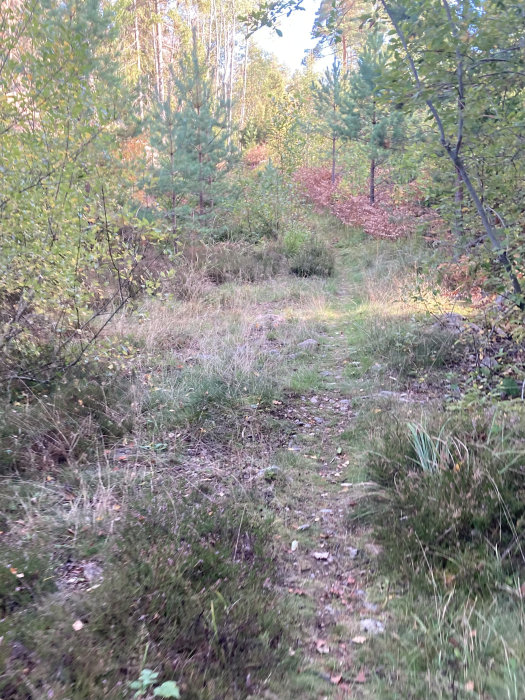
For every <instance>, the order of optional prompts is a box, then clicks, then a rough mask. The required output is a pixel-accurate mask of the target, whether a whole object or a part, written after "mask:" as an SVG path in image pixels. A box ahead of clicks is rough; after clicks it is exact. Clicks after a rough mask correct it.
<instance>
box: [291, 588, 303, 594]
mask: <svg viewBox="0 0 525 700" xmlns="http://www.w3.org/2000/svg"><path fill="white" fill-rule="evenodd" d="M288 593H293V594H294V595H306V591H303V589H302V588H289V589H288Z"/></svg>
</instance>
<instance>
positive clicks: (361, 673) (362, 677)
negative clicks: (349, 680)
mask: <svg viewBox="0 0 525 700" xmlns="http://www.w3.org/2000/svg"><path fill="white" fill-rule="evenodd" d="M354 680H355V682H356V683H366V675H365V672H364V671H363V669H361V670H360V671H359V673H358V674H357V676H356V677H355V679H354Z"/></svg>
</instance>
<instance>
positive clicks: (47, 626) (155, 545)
mask: <svg viewBox="0 0 525 700" xmlns="http://www.w3.org/2000/svg"><path fill="white" fill-rule="evenodd" d="M271 538H272V528H271V523H270V522H269V521H268V519H267V518H266V517H265V516H264V515H262V514H260V513H259V511H258V507H257V504H256V503H254V502H250V501H249V500H246V498H244V499H237V502H236V503H235V505H233V504H229V505H228V504H225V505H224V504H223V505H218V504H213V503H211V502H210V501H209V500H206V499H204V498H203V497H201V498H196V497H192V498H188V499H184V498H180V497H178V498H177V499H174V498H171V496H170V495H169V494H168V493H163V494H162V495H158V496H154V497H153V498H151V499H150V500H148V499H147V498H145V497H144V496H142V497H141V499H140V500H139V501H137V502H136V504H135V507H134V508H133V509H132V510H130V513H129V515H128V517H127V519H126V520H125V522H124V523H123V525H122V528H121V531H120V536H119V538H118V539H117V540H116V542H115V544H114V547H113V551H112V554H111V555H110V557H109V561H108V569H107V574H106V576H105V578H104V581H103V583H102V585H101V586H100V587H98V588H95V589H94V590H92V591H88V592H86V593H84V594H81V595H77V596H76V597H73V598H70V599H69V600H67V601H65V602H63V601H60V600H58V599H57V600H56V604H55V603H53V601H52V600H51V601H49V602H48V603H47V604H43V605H41V606H40V607H39V608H38V609H36V610H28V611H26V613H25V615H21V616H19V619H18V620H17V623H16V628H14V629H12V631H11V633H10V634H9V636H8V639H6V640H5V643H6V644H7V645H9V644H12V643H14V641H15V640H16V641H17V643H18V644H22V645H23V647H24V648H25V649H26V650H27V654H29V655H30V656H31V658H34V659H37V660H38V661H37V662H36V663H33V664H31V665H30V667H29V668H28V669H27V670H26V672H25V673H26V676H25V679H26V680H25V682H27V685H29V686H30V685H33V686H34V687H38V688H40V689H42V691H43V692H44V693H46V694H47V693H49V692H51V691H53V692H54V693H55V694H57V696H60V697H62V696H65V695H67V696H68V697H69V696H71V694H73V696H74V697H75V698H78V699H79V700H81V699H82V698H86V699H87V698H90V699H91V698H94V697H102V696H103V697H107V698H115V699H116V698H121V697H123V696H124V695H125V694H126V687H127V685H128V683H129V681H133V680H135V679H136V678H137V677H138V675H139V673H140V670H141V668H142V667H143V664H146V665H147V666H148V668H153V669H155V670H156V671H158V672H159V681H161V680H176V681H177V683H178V684H179V685H180V686H181V688H182V690H183V691H184V697H186V698H194V699H197V698H199V699H205V698H215V697H231V698H242V697H246V696H247V695H248V693H249V689H251V690H253V688H257V687H258V685H259V684H260V683H262V682H263V680H264V678H266V677H267V676H268V674H269V673H270V672H273V673H276V674H278V673H279V672H280V670H282V669H283V667H284V664H285V659H286V657H287V654H286V651H287V647H286V644H285V639H286V635H285V621H284V619H283V617H282V615H281V614H279V604H278V602H277V601H276V600H275V594H274V593H273V592H272V587H271V585H270V579H271V578H272V576H273V573H272V571H273V568H272V552H271ZM75 620H80V621H81V622H82V623H83V627H82V629H81V630H78V629H77V630H76V631H75V629H73V627H72V623H73V622H74V621H75ZM21 663H25V661H23V660H22V661H21ZM20 671H21V668H20V663H19V660H18V659H16V658H15V659H13V658H11V659H10V660H9V662H8V666H7V671H6V672H5V673H4V674H3V676H2V677H1V679H0V693H1V694H2V695H3V694H4V693H5V689H6V688H9V687H12V685H13V683H14V682H15V681H16V679H17V678H18V677H19V674H20ZM26 687H27V686H26ZM24 692H25V689H23V688H20V693H19V694H15V695H10V697H14V698H22V697H26V695H24Z"/></svg>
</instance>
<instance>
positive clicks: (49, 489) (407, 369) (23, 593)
mask: <svg viewBox="0 0 525 700" xmlns="http://www.w3.org/2000/svg"><path fill="white" fill-rule="evenodd" d="M315 226H316V228H317V231H318V233H319V235H321V236H322V237H324V238H327V239H329V240H331V241H332V244H333V246H334V248H335V249H336V251H337V274H336V276H335V277H334V278H329V279H319V278H308V279H300V278H295V277H285V276H283V277H277V278H274V279H270V280H266V281H262V282H258V283H254V284H246V283H230V284H223V285H221V286H218V287H214V288H213V289H211V290H210V289H209V288H206V289H203V290H201V291H199V290H198V289H197V290H194V293H193V294H192V295H191V298H186V299H184V300H179V301H176V300H175V301H173V300H172V301H169V302H166V301H165V300H155V299H153V300H151V301H149V302H147V303H146V304H145V305H144V306H143V307H141V308H139V309H137V310H135V313H134V314H133V315H130V316H125V317H122V318H121V319H120V320H119V321H118V324H117V326H116V327H114V328H113V330H112V331H111V336H109V335H108V337H107V339H106V341H107V342H106V346H103V347H102V349H101V356H102V357H103V359H104V362H105V367H106V373H105V374H104V376H103V377H99V378H98V380H97V379H95V380H94V379H93V377H92V376H91V377H90V378H89V383H86V381H85V378H83V377H82V376H79V377H78V378H76V379H75V380H74V381H70V382H69V383H68V385H67V386H61V387H58V390H57V393H56V394H55V395H54V396H53V397H45V396H44V397H42V396H39V397H29V396H27V395H20V396H18V397H17V398H16V401H13V400H12V401H11V404H10V407H9V411H7V412H6V419H5V421H4V425H3V432H4V435H6V434H7V433H8V431H9V430H11V432H12V431H13V430H16V431H18V433H17V434H18V435H19V436H20V440H19V442H18V446H17V450H18V451H17V456H16V460H17V461H15V463H14V466H13V464H11V466H12V467H13V471H12V472H9V473H8V474H7V475H6V476H4V487H3V493H2V496H1V498H2V513H3V515H2V522H1V526H2V527H1V528H0V529H2V530H3V532H2V535H1V537H2V561H1V564H2V567H3V568H2V573H1V574H0V595H1V596H2V598H1V600H2V610H1V614H2V619H1V620H0V639H1V642H0V661H1V662H2V663H3V670H2V674H1V675H0V697H2V698H4V699H5V700H7V698H17V699H18V698H26V699H27V698H31V699H32V700H36V699H37V698H44V697H45V698H66V697H67V698H71V699H73V698H75V699H76V698H103V697H108V698H126V697H132V696H133V692H134V691H133V692H132V690H131V688H130V683H132V682H133V681H135V680H136V679H137V678H139V675H140V673H141V671H142V670H143V669H144V668H150V669H155V670H156V671H158V672H159V679H160V680H163V681H167V680H175V681H176V682H177V683H178V684H179V686H180V690H181V695H182V697H183V698H245V697H251V698H269V699H272V698H273V699H275V700H277V699H279V700H281V699H282V700H285V699H287V698H346V697H355V698H423V697H428V698H444V697H449V698H472V697H478V698H515V700H519V698H521V697H522V694H521V693H522V688H523V687H524V682H525V678H524V675H523V674H524V671H523V669H524V668H525V658H524V655H525V651H524V649H523V644H522V635H523V624H524V620H525V615H524V609H523V597H522V591H523V589H522V588H521V587H520V585H521V579H520V576H521V575H522V571H523V566H522V565H523V561H521V559H520V557H522V552H521V541H522V538H521V530H520V528H521V527H523V522H522V520H520V518H522V514H521V511H519V507H520V506H519V504H514V503H508V502H507V501H506V500H505V493H504V492H503V486H504V485H501V484H500V482H499V481H498V482H497V483H496V479H497V477H496V476H494V475H493V474H499V473H505V474H506V473H507V472H506V471H505V469H506V468H507V467H508V468H509V469H510V470H511V471H512V470H514V471H516V469H517V476H516V478H517V479H518V480H519V479H522V471H520V470H522V460H523V455H524V450H523V428H522V425H523V423H522V418H523V415H522V408H521V402H519V401H516V402H514V401H506V402H504V403H503V404H502V405H503V408H501V406H496V405H495V404H494V403H493V402H492V401H486V402H484V401H483V398H482V397H481V396H478V397H477V398H476V400H475V401H472V402H471V403H470V404H468V403H465V402H464V401H463V403H461V404H458V403H457V402H458V400H459V399H460V398H461V395H462V390H461V388H460V387H461V386H463V385H464V384H465V381H466V380H465V377H464V376H462V373H463V369H462V367H463V364H464V359H465V356H466V355H468V354H469V352H471V350H470V348H469V345H468V342H467V341H466V340H464V339H463V336H462V334H461V332H460V329H458V324H462V323H463V321H462V320H461V318H462V317H468V315H469V313H470V311H469V309H468V308H466V307H465V308H457V306H456V308H454V305H453V303H452V302H451V301H450V300H449V299H448V298H447V297H443V298H442V299H439V300H438V301H439V308H438V311H436V310H435V309H436V308H437V307H436V303H437V302H436V297H435V296H434V297H433V301H432V304H433V305H434V306H433V307H432V308H433V309H434V312H433V315H429V313H428V308H425V307H424V306H423V305H421V304H420V303H416V302H414V301H412V300H411V299H412V291H413V289H414V285H415V277H416V268H418V266H419V261H420V260H421V259H422V258H425V256H428V255H429V252H428V250H426V249H425V248H423V247H422V246H423V244H421V243H418V242H417V241H416V240H415V239H411V240H410V239H408V240H400V241H378V240H372V239H369V238H367V237H366V236H364V235H363V234H362V233H360V232H358V231H353V230H350V229H347V228H344V227H341V226H340V225H339V224H337V223H335V222H334V221H333V220H332V219H327V218H323V217H319V218H317V219H316V221H315ZM447 314H448V315H447ZM460 315H461V316H460ZM465 323H466V322H465ZM115 348H118V352H115ZM458 405H459V406H460V410H455V408H454V407H457V406H458ZM72 406H74V407H75V408H74V409H73V408H72ZM87 407H90V409H89V411H88V410H87ZM458 416H459V417H458ZM410 425H412V426H420V427H421V430H420V434H422V433H423V428H425V429H426V430H427V435H428V436H429V440H427V441H426V442H425V439H420V444H423V448H424V449H426V459H428V460H430V462H429V465H430V466H429V470H428V471H429V472H432V471H433V469H434V467H435V466H436V464H435V462H436V460H437V461H438V462H439V464H437V469H441V470H442V471H443V473H444V474H445V472H446V474H445V476H440V475H438V476H434V477H432V474H429V473H423V472H425V464H426V463H425V462H424V461H420V462H419V464H418V465H416V462H415V459H416V457H415V454H414V447H415V442H414V440H412V442H411V440H410V435H411V433H410V428H409V426H410ZM444 425H446V426H447V430H448V429H449V427H450V426H452V427H450V430H451V433H452V435H451V437H450V441H449V442H447V440H448V438H447V439H446V438H445V433H444V432H443V431H442V429H444ZM487 425H488V428H487ZM100 426H103V428H100ZM436 426H437V427H436ZM480 426H482V427H480ZM440 431H441V432H440ZM493 435H494V436H495V439H496V444H493V442H492V437H493ZM432 444H433V445H434V446H435V447H436V446H437V447H436V449H435V450H434V453H433V452H432V448H431V447H429V445H432ZM480 445H482V447H480ZM425 446H426V447H425ZM444 446H445V447H444ZM478 447H479V449H478ZM424 449H423V451H424ZM478 454H483V455H484V456H483V458H481V457H479V456H478ZM486 455H490V458H489V457H486ZM4 458H5V459H7V458H6V457H5V455H4ZM418 458H420V460H421V459H422V460H424V459H425V455H423V456H421V454H418ZM10 459H12V456H11V457H10ZM482 459H483V460H484V461H483V463H482V461H481V460H482ZM432 460H434V461H432ZM440 460H442V461H443V463H441V462H440ZM486 464H488V465H490V469H492V468H493V469H494V472H492V471H490V470H489V467H488V466H487V467H485V466H483V465H486ZM502 464H504V465H506V466H504V467H503V468H502V466H501V465H502ZM391 465H395V469H394V470H393V471H392V472H391V473H390V472H389V468H390V466H391ZM415 465H416V466H415ZM403 469H404V470H405V476H406V475H408V477H407V478H404V477H403V478H400V476H399V474H402V473H403ZM471 472H472V474H471ZM485 473H487V475H488V476H487V479H488V481H490V480H491V479H492V481H490V484H492V482H494V484H495V486H494V488H495V490H496V491H497V493H498V494H499V495H500V496H501V498H500V500H498V499H496V501H497V502H496V501H495V505H494V513H495V512H496V511H497V513H499V532H500V535H498V536H500V538H501V533H502V532H506V531H507V530H510V535H509V536H508V537H507V539H501V542H500V540H497V542H496V539H494V538H496V537H497V535H496V534H494V537H492V534H493V531H494V532H496V531H497V530H498V522H497V521H498V517H497V516H494V517H493V513H492V512H491V513H492V514H491V516H490V517H491V518H492V519H491V520H490V522H489V521H488V520H487V523H488V524H487V523H485V521H484V520H483V518H484V517H485V516H486V513H485V514H484V515H483V514H482V515H481V516H480V517H479V518H477V519H476V516H475V512H476V510H475V509H476V508H477V507H478V506H480V502H481V501H483V499H485V500H484V501H483V502H490V503H492V502H493V501H494V498H492V500H491V497H490V494H489V496H487V493H486V492H483V493H481V492H480V493H478V491H476V488H477V486H476V485H478V484H480V483H483V484H485V481H484V480H483V478H482V477H480V474H482V475H483V474H485ZM457 474H459V475H460V476H461V478H465V479H469V478H470V476H471V477H472V483H470V482H468V483H467V484H466V486H465V484H463V486H462V487H461V488H463V487H464V490H463V492H462V494H461V493H459V491H458V489H459V486H458V484H455V483H453V482H451V481H450V478H452V477H454V478H456V477H457V478H458V479H459V476H457ZM464 474H465V475H466V476H465V477H464V476H463V475H464ZM450 475H452V477H451V476H450ZM455 475H456V476H455ZM468 475H470V476H468ZM445 477H446V479H448V481H447V482H446V483H442V482H443V480H444V479H445ZM432 478H434V481H431V480H432ZM440 479H441V481H439V480H440ZM517 483H518V486H517V487H516V484H515V483H514V482H513V483H512V484H511V485H510V486H509V489H511V490H512V491H513V492H516V490H517V491H519V488H520V487H519V481H518V482H517ZM412 487H413V490H412V491H411V490H410V489H411V488H412ZM484 488H485V487H484ZM458 493H459V496H458ZM490 493H492V491H491V492H490ZM455 494H456V495H455ZM456 496H457V497H458V498H459V502H456V501H455V500H454V499H455V498H456ZM470 497H471V498H472V503H473V505H472V508H471V510H470V511H468V512H463V511H462V506H461V502H462V501H468V499H469V498H470ZM400 499H401V500H400ZM402 499H405V500H402ZM518 500H519V498H518ZM429 502H432V503H435V504H437V506H436V508H439V509H440V510H439V511H438V515H439V517H438V515H436V513H433V512H432V511H429V510H428V509H427V510H425V509H426V508H427V504H428V503H429ZM498 504H499V505H498ZM485 510H487V509H485ZM486 517H487V518H488V516H486ZM425 518H431V519H432V523H431V524H428V523H426V524H425V520H424V519H425ZM478 520H479V522H478ZM407 521H408V522H407ZM405 522H407V525H406V526H405ZM421 523H423V524H421ZM434 525H435V528H438V529H437V530H436V529H434V530H433V529H432V528H433V527H434ZM419 526H421V529H420V530H418V527H419ZM485 526H486V528H487V533H488V532H489V529H488V528H491V529H490V535H489V534H486V533H485V531H484V530H483V527H485ZM403 527H406V530H403ZM439 528H441V529H439ZM467 531H468V532H467ZM414 533H416V534H415V537H414ZM465 533H467V534H465ZM389 535H390V539H389ZM425 537H427V538H428V540H426V539H425ZM491 537H492V539H491ZM450 538H452V539H453V538H456V539H455V540H454V541H452V540H451V539H450ZM462 538H463V539H464V540H465V541H467V544H466V545H465V546H463V544H462V542H463V539H462ZM449 540H450V542H449ZM414 542H415V544H414ZM429 542H430V544H429ZM495 542H496V544H495ZM432 543H433V544H432ZM487 543H488V544H487ZM447 547H448V548H447ZM487 548H488V549H487ZM487 551H489V552H492V555H491V559H490V560H489V559H488V558H486V557H485V554H486V552H487ZM152 693H153V685H152V686H151V687H144V689H143V691H142V692H141V694H138V695H137V697H153V694H152Z"/></svg>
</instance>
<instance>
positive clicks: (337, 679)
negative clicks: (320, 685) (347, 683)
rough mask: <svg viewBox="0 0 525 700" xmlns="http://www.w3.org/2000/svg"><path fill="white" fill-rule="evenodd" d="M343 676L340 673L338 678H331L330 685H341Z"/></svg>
mask: <svg viewBox="0 0 525 700" xmlns="http://www.w3.org/2000/svg"><path fill="white" fill-rule="evenodd" d="M342 678H343V676H342V675H341V674H340V673H339V674H338V675H337V676H330V683H333V684H334V685H339V683H340V682H341V679H342Z"/></svg>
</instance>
